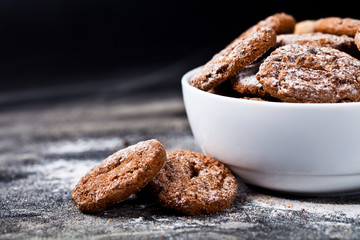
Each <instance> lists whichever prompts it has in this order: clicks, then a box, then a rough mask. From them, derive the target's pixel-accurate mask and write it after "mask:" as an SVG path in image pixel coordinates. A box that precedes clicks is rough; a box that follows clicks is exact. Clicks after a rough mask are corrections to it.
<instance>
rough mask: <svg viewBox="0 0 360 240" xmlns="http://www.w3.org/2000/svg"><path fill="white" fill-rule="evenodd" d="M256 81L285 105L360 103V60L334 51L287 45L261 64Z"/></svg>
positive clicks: (323, 48)
mask: <svg viewBox="0 0 360 240" xmlns="http://www.w3.org/2000/svg"><path fill="white" fill-rule="evenodd" d="M256 78H257V79H258V80H259V82H260V83H261V84H262V85H263V87H264V89H265V90H266V91H268V92H269V93H270V94H271V95H272V96H273V97H275V98H278V99H280V100H282V101H285V102H300V103H301V102H303V103H336V102H348V101H353V102H356V101H359V100H360V83H359V82H360V61H359V60H357V59H355V58H353V57H351V56H350V55H348V54H346V53H344V52H341V51H339V50H337V49H333V48H326V47H322V48H320V47H314V46H307V45H298V44H290V45H285V46H283V47H280V48H278V49H276V50H275V51H274V52H272V54H271V55H270V56H269V57H268V58H267V59H266V60H265V61H264V63H262V64H261V66H260V69H259V72H258V73H257V75H256Z"/></svg>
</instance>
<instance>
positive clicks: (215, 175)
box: [150, 150, 237, 214]
mask: <svg viewBox="0 0 360 240" xmlns="http://www.w3.org/2000/svg"><path fill="white" fill-rule="evenodd" d="M150 186H151V189H152V191H153V194H154V196H155V198H156V199H157V200H158V202H159V203H160V204H162V205H164V206H166V207H169V208H172V209H175V210H177V211H180V212H182V213H186V214H209V213H214V212H217V211H220V210H222V209H224V208H226V207H228V206H230V204H231V203H232V202H233V201H234V199H235V197H236V192H237V183H236V179H235V177H234V176H233V175H232V174H231V171H230V170H229V169H228V168H227V167H226V166H225V165H224V164H222V163H220V162H218V161H217V160H215V159H214V158H212V157H210V156H207V155H203V154H200V153H196V152H191V151H185V150H178V151H172V152H168V153H167V161H166V164H165V166H164V168H163V169H161V170H160V172H159V173H158V175H156V177H155V178H154V179H153V180H152V181H151V182H150Z"/></svg>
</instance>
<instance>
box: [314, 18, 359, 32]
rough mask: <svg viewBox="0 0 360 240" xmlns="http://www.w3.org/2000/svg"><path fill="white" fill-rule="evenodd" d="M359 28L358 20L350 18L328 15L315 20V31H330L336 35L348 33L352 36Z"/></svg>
mask: <svg viewBox="0 0 360 240" xmlns="http://www.w3.org/2000/svg"><path fill="white" fill-rule="evenodd" d="M359 28H360V20H357V19H352V18H339V17H328V18H321V19H319V20H317V21H316V23H315V27H314V30H315V32H323V33H330V34H336V35H344V34H345V35H348V36H350V37H354V36H355V34H356V31H357V30H358V29H359Z"/></svg>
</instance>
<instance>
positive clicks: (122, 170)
mask: <svg viewBox="0 0 360 240" xmlns="http://www.w3.org/2000/svg"><path fill="white" fill-rule="evenodd" d="M165 160H166V152H165V149H164V147H163V146H162V145H161V143H160V142H159V141H158V140H155V139H152V140H148V141H143V142H139V143H137V144H135V145H133V146H130V147H127V148H125V149H122V150H120V151H118V152H116V153H114V154H113V155H111V156H109V157H108V158H106V159H105V160H104V161H102V162H101V163H100V165H98V166H95V167H94V168H92V169H91V170H90V172H88V173H87V174H86V175H85V176H84V177H83V178H81V180H80V181H79V183H78V184H77V185H76V186H75V188H74V189H73V191H72V196H71V199H72V201H73V202H74V204H75V205H76V207H77V208H78V209H79V210H80V211H83V212H96V211H100V210H103V209H105V208H107V207H109V206H111V205H113V204H116V203H118V202H120V201H123V200H125V199H127V198H128V197H130V195H132V194H134V193H136V192H137V191H139V190H140V189H141V188H142V187H144V186H145V185H146V184H147V183H148V182H149V181H150V180H151V179H153V178H154V176H155V175H156V174H157V173H158V172H159V170H160V169H161V168H162V167H163V166H164V163H165Z"/></svg>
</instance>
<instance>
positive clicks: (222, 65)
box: [190, 27, 276, 91]
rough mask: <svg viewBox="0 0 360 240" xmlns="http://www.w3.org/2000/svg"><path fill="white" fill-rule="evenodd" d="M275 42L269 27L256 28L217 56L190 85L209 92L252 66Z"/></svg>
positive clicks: (200, 71) (197, 74) (272, 31)
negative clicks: (248, 66)
mask: <svg viewBox="0 0 360 240" xmlns="http://www.w3.org/2000/svg"><path fill="white" fill-rule="evenodd" d="M275 42H276V34H275V32H274V30H272V29H271V28H269V27H254V28H252V29H251V30H249V31H248V33H247V34H242V35H241V36H240V37H238V38H237V39H235V40H234V41H233V42H232V43H231V44H229V45H228V46H227V47H226V48H225V49H223V50H222V51H221V52H219V53H218V54H216V55H215V56H214V57H213V58H212V59H211V60H210V61H209V62H208V63H206V64H205V65H204V66H203V67H202V68H201V69H200V70H199V71H198V72H197V73H196V74H194V76H193V77H192V78H191V80H190V83H191V85H193V86H194V87H196V88H199V89H201V90H206V91H207V90H209V89H211V88H213V87H215V86H217V85H219V84H220V83H222V82H224V81H225V80H226V79H228V78H230V77H232V76H234V75H235V74H236V73H238V72H239V71H240V70H241V69H243V68H244V67H246V66H247V65H249V64H251V63H252V62H253V61H255V60H256V59H257V58H259V57H260V56H261V55H263V54H264V53H265V52H266V51H267V50H269V48H270V47H271V46H272V45H273V44H274V43H275Z"/></svg>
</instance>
